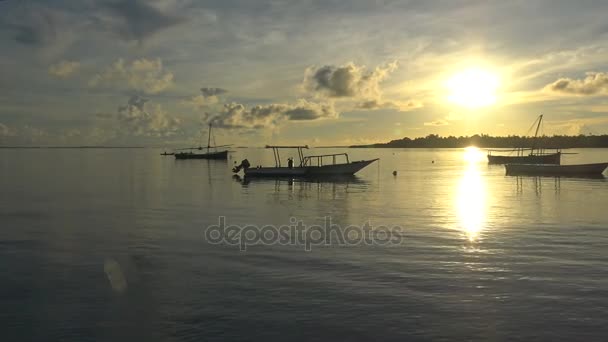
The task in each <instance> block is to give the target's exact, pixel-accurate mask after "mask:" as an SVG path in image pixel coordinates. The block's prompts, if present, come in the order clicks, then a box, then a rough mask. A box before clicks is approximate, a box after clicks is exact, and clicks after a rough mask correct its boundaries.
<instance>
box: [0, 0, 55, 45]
mask: <svg viewBox="0 0 608 342" xmlns="http://www.w3.org/2000/svg"><path fill="white" fill-rule="evenodd" d="M60 21H62V15H61V14H60V13H59V12H57V11H54V10H51V9H49V8H46V7H42V6H31V5H30V6H26V7H25V12H24V13H23V14H21V15H18V19H16V18H15V17H13V21H12V22H11V23H9V26H10V27H12V28H13V29H14V31H15V36H14V39H15V41H16V42H18V43H21V44H24V45H37V46H40V45H50V44H52V43H54V42H55V41H56V40H57V39H58V38H59V36H60V29H59V26H60V25H59V22H60Z"/></svg>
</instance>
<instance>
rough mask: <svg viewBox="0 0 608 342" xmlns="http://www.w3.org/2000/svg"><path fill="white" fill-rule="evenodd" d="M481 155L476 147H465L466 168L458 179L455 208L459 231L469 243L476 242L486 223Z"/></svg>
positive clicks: (484, 187)
mask: <svg viewBox="0 0 608 342" xmlns="http://www.w3.org/2000/svg"><path fill="white" fill-rule="evenodd" d="M483 157H484V155H483V153H482V152H481V151H480V150H479V149H478V148H477V147H467V148H466V149H465V153H464V159H465V161H466V162H467V164H466V168H465V170H464V173H463V175H462V178H461V179H460V183H459V187H458V193H457V196H456V207H457V210H458V219H459V225H460V229H462V231H463V232H464V234H465V235H466V237H467V239H468V240H469V241H471V242H474V241H477V240H478V239H479V235H480V233H481V230H482V229H483V227H484V224H485V221H486V186H485V183H484V180H483V178H482V176H481V171H480V163H479V162H480V161H482V160H483Z"/></svg>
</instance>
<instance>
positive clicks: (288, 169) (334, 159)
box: [232, 145, 378, 177]
mask: <svg viewBox="0 0 608 342" xmlns="http://www.w3.org/2000/svg"><path fill="white" fill-rule="evenodd" d="M266 148H270V149H272V151H273V154H274V161H275V166H274V167H262V166H258V167H251V164H250V163H249V161H248V160H247V159H244V160H243V161H242V162H241V164H240V165H238V166H235V167H234V168H233V169H232V171H233V172H234V173H238V172H240V171H241V170H243V172H244V173H245V176H252V177H264V176H266V177H285V176H288V177H315V176H337V175H354V174H355V173H357V172H358V171H359V170H361V169H363V168H364V167H366V166H368V165H369V164H371V163H373V162H375V161H376V160H378V158H376V159H370V160H360V161H350V160H349V158H348V154H346V153H335V154H323V155H314V156H304V152H303V149H308V145H304V146H266ZM282 149H295V150H297V153H298V158H299V165H297V166H296V165H294V160H293V159H292V158H289V159H288V161H287V166H283V165H282V164H281V156H280V154H279V151H280V150H282Z"/></svg>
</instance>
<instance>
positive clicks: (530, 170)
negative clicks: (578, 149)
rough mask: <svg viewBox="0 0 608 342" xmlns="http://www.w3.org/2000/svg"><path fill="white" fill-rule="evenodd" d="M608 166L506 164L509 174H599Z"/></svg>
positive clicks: (603, 164)
mask: <svg viewBox="0 0 608 342" xmlns="http://www.w3.org/2000/svg"><path fill="white" fill-rule="evenodd" d="M606 168H608V163H596V164H578V165H548V164H506V165H505V169H506V171H507V175H510V176H515V175H539V176H599V175H601V174H603V173H604V171H605V170H606Z"/></svg>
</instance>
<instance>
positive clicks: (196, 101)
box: [180, 87, 228, 109]
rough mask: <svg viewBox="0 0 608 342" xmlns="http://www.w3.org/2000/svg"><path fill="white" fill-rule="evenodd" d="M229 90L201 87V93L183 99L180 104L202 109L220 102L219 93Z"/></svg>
mask: <svg viewBox="0 0 608 342" xmlns="http://www.w3.org/2000/svg"><path fill="white" fill-rule="evenodd" d="M227 92H228V90H226V89H222V88H207V87H203V88H201V95H196V96H192V97H190V98H188V99H186V100H182V101H181V102H180V104H182V105H184V106H188V107H192V108H194V109H202V108H206V107H208V106H212V105H215V104H218V103H219V102H220V99H219V97H218V96H219V95H222V94H226V93H227Z"/></svg>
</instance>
